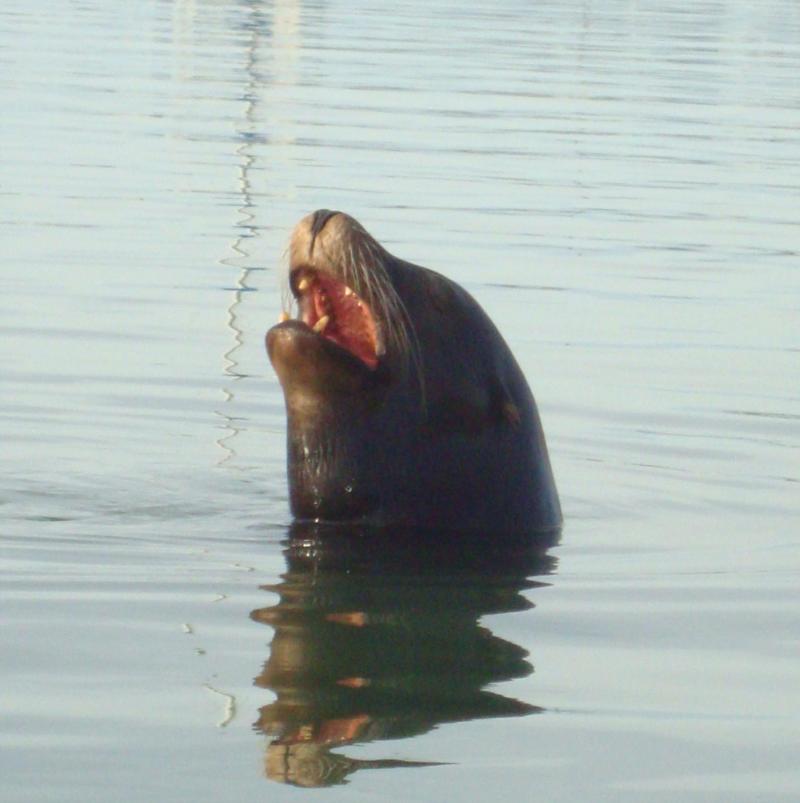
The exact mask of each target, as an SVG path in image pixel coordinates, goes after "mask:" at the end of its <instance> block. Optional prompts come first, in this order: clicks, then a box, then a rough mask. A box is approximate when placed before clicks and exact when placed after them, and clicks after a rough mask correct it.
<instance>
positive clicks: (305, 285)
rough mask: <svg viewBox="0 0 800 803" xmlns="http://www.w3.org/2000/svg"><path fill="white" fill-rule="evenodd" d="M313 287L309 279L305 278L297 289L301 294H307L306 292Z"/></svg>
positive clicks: (298, 284)
mask: <svg viewBox="0 0 800 803" xmlns="http://www.w3.org/2000/svg"><path fill="white" fill-rule="evenodd" d="M310 286H311V282H310V281H308V277H306V276H304V277H303V278H302V279H300V281H299V282H298V283H297V289H298V290H299V291H300V292H301V293H305V291H306V290H308V288H309V287H310Z"/></svg>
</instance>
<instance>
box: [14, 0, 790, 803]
mask: <svg viewBox="0 0 800 803" xmlns="http://www.w3.org/2000/svg"><path fill="white" fill-rule="evenodd" d="M388 8H389V7H388V6H387V5H386V4H385V3H378V2H362V3H358V2H357V3H355V4H353V3H347V4H345V3H337V2H324V0H318V1H317V2H300V0H297V1H296V2H291V0H286V1H285V2H279V1H276V2H272V3H270V2H266V0H264V1H263V2H259V0H249V1H248V0H239V2H235V1H234V0H221V1H220V2H211V0H175V2H168V0H160V1H159V2H155V1H154V0H145V1H144V2H138V3H123V2H98V1H97V0H87V1H86V2H82V3H78V2H71V1H70V0H53V1H52V2H48V3H46V4H44V5H42V4H30V3H25V2H22V1H21V0H10V2H5V3H4V4H3V7H2V10H0V87H1V88H2V95H3V115H2V119H1V120H0V153H1V154H2V164H3V170H2V176H1V177H0V242H1V243H2V257H3V260H2V268H1V270H2V273H1V274H0V288H1V292H0V355H2V364H3V370H2V374H1V375H0V376H1V380H0V381H2V397H0V399H1V400H0V415H1V416H2V418H1V420H2V430H1V436H2V463H1V464H0V466H1V467H0V513H2V522H3V525H2V526H3V536H2V541H0V572H1V573H2V580H1V585H0V598H1V599H2V602H1V603H0V618H1V619H2V629H1V630H0V639H2V652H0V712H1V716H0V744H1V745H2V751H0V796H1V797H2V799H3V801H4V802H5V801H8V803H12V801H14V802H16V801H37V802H38V801H65V800H68V801H73V800H74V801H82V802H83V801H95V800H96V801H109V800H113V801H124V802H127V801H151V800H159V801H185V800H189V799H193V800H203V801H205V800H209V801H210V800H233V799H236V800H245V799H270V800H277V801H281V800H289V799H291V800H295V799H297V797H298V795H303V794H312V793H310V792H305V793H304V792H302V791H299V790H298V789H296V788H294V787H293V786H291V785H290V784H287V783H283V784H280V783H277V782H286V781H290V782H293V783H295V784H301V785H302V784H305V785H315V784H316V785H318V784H323V783H327V784H329V787H328V789H327V790H326V791H321V792H318V793H316V794H317V795H318V796H319V795H321V796H325V797H326V799H328V800H332V801H333V800H348V801H350V800H353V799H354V796H355V799H357V800H387V799H389V800H414V801H439V800H442V799H445V800H447V799H451V798H453V797H454V796H457V797H458V798H459V799H462V798H463V799H468V800H472V801H484V800H485V801H494V800H497V799H498V798H504V797H509V796H510V797H513V798H519V799H532V798H533V797H534V796H535V797H536V798H537V799H541V800H547V801H584V800H610V801H611V800H613V801H641V800H648V801H649V800H654V801H674V800H681V801H687V800H688V801H725V802H726V803H728V801H748V803H749V802H750V801H755V800H758V801H767V800H769V801H776V800H797V799H798V797H800V769H799V768H798V765H797V755H798V749H799V748H800V704H799V703H798V695H797V690H798V684H799V683H800V649H799V648H800V638H799V637H798V633H800V628H799V627H798V601H799V600H798V591H797V588H798V582H799V581H800V576H799V575H800V535H799V534H798V524H799V523H800V522H799V520H800V515H799V514H800V486H798V481H799V480H800V460H798V446H800V401H799V397H800V390H799V388H800V383H799V382H798V377H799V376H800V370H799V368H800V365H798V362H799V360H800V334H799V333H800V327H798V317H799V315H798V314H799V312H800V305H799V304H798V298H799V297H800V278H799V276H798V257H799V254H798V251H800V231H799V230H798V223H800V220H799V218H800V81H798V80H797V76H798V75H799V74H800V7H798V5H797V3H796V2H794V0H764V1H763V2H759V3H748V2H744V0H715V1H714V2H693V3H679V2H672V1H670V0H652V2H633V1H632V0H629V1H627V2H623V1H622V0H619V1H617V0H605V1H604V2H601V0H596V1H595V2H592V1H591V0H584V1H583V2H581V1H580V0H560V1H559V2H557V3H556V2H552V3H551V2H537V3H522V2H501V3H499V4H497V5H495V6H493V7H492V8H491V10H489V5H488V4H480V3H474V4H469V3H468V4H466V5H465V4H464V3H459V4H452V5H451V4H449V3H433V4H431V3H416V2H399V3H395V4H393V5H392V6H391V11H387V9H388ZM323 206H327V207H332V208H339V209H343V210H346V211H348V212H350V213H351V214H353V215H355V216H356V217H358V218H359V219H361V220H362V222H363V223H364V224H365V225H366V226H367V228H368V229H370V230H371V231H372V232H373V233H374V234H375V235H376V236H377V237H378V239H380V240H382V241H383V242H384V243H385V244H386V245H387V246H388V247H389V248H390V250H392V251H394V252H396V253H397V254H398V255H400V256H402V257H405V258H407V259H410V260H413V261H416V262H420V263H422V264H425V265H430V266H431V267H435V268H437V269H439V270H441V271H443V272H445V273H447V274H448V275H450V276H452V277H453V278H455V279H456V280H458V281H459V282H461V283H462V284H464V285H465V286H466V287H467V288H468V289H469V290H470V291H471V292H472V293H473V294H474V295H475V296H476V297H477V298H478V299H479V300H480V302H481V303H482V304H483V305H484V306H485V307H486V309H487V310H488V311H489V312H490V314H491V315H492V316H493V317H494V318H495V320H496V322H497V323H498V325H499V326H500V328H501V330H502V331H503V332H504V334H505V335H506V337H507V339H508V341H509V343H510V344H511V346H512V348H513V350H514V351H515V353H516V354H517V356H518V359H519V361H520V363H521V364H522V366H523V368H524V370H525V372H526V374H527V376H528V378H529V380H530V382H531V385H532V387H533V389H534V392H535V394H536V396H537V399H538V402H539V406H540V409H541V412H542V416H543V420H544V425H545V430H546V432H547V435H548V440H549V444H550V451H551V456H552V459H553V463H554V469H555V471H556V475H557V479H558V483H559V487H560V490H561V495H562V503H563V506H564V510H565V515H566V526H565V529H564V533H563V536H562V540H561V543H560V544H559V545H557V546H555V547H553V548H551V549H549V550H547V549H546V548H545V547H546V545H537V546H535V547H532V549H531V550H530V551H529V553H527V554H525V555H516V556H513V558H512V559H507V556H502V555H497V554H495V553H493V552H489V551H488V550H485V551H482V550H480V549H461V550H454V551H447V550H444V549H439V550H437V551H436V552H435V553H431V554H430V555H426V556H425V560H424V561H422V560H420V559H419V556H418V555H414V554H409V553H407V552H404V551H403V550H402V549H389V548H388V547H387V548H386V549H382V548H366V547H364V546H363V545H361V546H359V545H357V544H355V545H354V544H352V543H350V542H347V541H346V542H345V543H344V544H343V545H342V546H341V548H340V549H334V550H332V551H328V552H325V553H323V554H320V555H316V556H314V555H313V554H309V553H308V551H305V552H304V551H303V550H302V549H300V550H288V549H287V548H286V545H285V543H284V542H285V539H286V537H287V534H288V532H289V530H288V525H289V523H290V517H289V513H288V505H287V492H286V480H285V472H284V417H283V400H282V395H281V393H280V390H279V387H278V385H277V382H276V380H275V378H274V376H273V374H272V371H271V368H270V366H269V364H268V362H267V360H266V358H265V355H264V351H263V335H264V332H265V330H266V329H267V328H268V327H269V326H270V325H271V324H272V323H273V322H274V321H275V320H276V318H277V315H278V312H279V309H280V299H281V268H282V261H281V254H282V252H283V249H284V247H285V244H286V239H287V235H288V232H289V230H290V228H291V226H292V225H293V224H294V222H295V221H296V220H297V219H298V218H299V217H300V216H301V215H302V214H304V213H306V212H308V211H310V210H313V209H315V208H318V207H323ZM342 781H349V785H348V786H346V787H345V786H342V785H341V782H342Z"/></svg>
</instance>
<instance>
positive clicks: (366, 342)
mask: <svg viewBox="0 0 800 803" xmlns="http://www.w3.org/2000/svg"><path fill="white" fill-rule="evenodd" d="M289 287H290V289H291V293H292V295H293V297H294V299H295V300H296V302H297V306H298V310H299V315H298V317H297V318H296V319H291V318H289V317H288V313H286V312H284V315H283V316H282V317H283V318H284V320H282V322H281V323H279V324H278V325H277V326H274V327H273V328H272V329H270V330H269V332H268V333H267V337H266V345H267V352H268V354H269V358H270V360H271V361H272V365H273V366H274V368H275V371H276V373H277V375H278V379H279V380H280V383H281V385H282V387H283V392H284V397H285V401H286V411H287V417H288V438H287V441H288V475H289V491H290V502H291V509H292V513H293V514H294V516H295V517H296V518H297V519H300V520H304V519H309V520H318V521H353V522H358V523H362V524H369V525H377V526H386V525H399V526H405V527H408V526H411V527H418V528H426V529H427V528H430V529H452V530H469V531H475V530H481V531H485V532H486V533H487V534H494V533H508V534H524V533H528V532H532V531H541V530H547V529H554V528H558V527H559V526H560V525H561V508H560V504H559V500H558V493H557V491H556V486H555V482H554V480H553V473H552V470H551V468H550V460H549V458H548V454H547V447H546V445H545V439H544V434H543V432H542V427H541V423H540V421H539V415H538V412H537V410H536V404H535V402H534V400H533V396H532V394H531V391H530V389H529V388H528V384H527V382H526V381H525V377H524V376H523V375H522V371H521V370H520V368H519V366H518V365H517V362H516V360H515V359H514V357H513V356H512V354H511V352H510V350H509V348H508V346H507V345H506V343H505V341H504V340H503V338H502V337H501V335H500V333H499V332H498V331H497V329H496V328H495V326H494V324H493V323H492V322H491V320H490V319H489V317H488V316H487V315H486V313H485V312H484V311H483V310H482V309H481V307H480V306H479V305H478V303H477V302H476V301H475V300H474V299H473V298H472V297H471V296H470V295H469V294H468V293H467V292H466V291H465V290H464V289H463V288H462V287H460V286H459V285H457V284H456V283H455V282H452V281H450V280H449V279H447V278H445V277H444V276H442V275H441V274H439V273H436V272H434V271H432V270H429V269H427V268H423V267H420V266H417V265H412V264H411V263H409V262H404V261H403V260H401V259H398V258H397V257H395V256H393V255H391V254H390V253H389V252H388V251H386V249H385V248H383V247H382V246H381V245H380V244H379V243H378V241H377V240H375V239H374V238H373V237H372V236H370V235H369V234H368V233H367V232H366V230H365V229H364V228H363V227H362V226H361V224H359V223H358V221H356V220H354V219H353V218H352V217H350V216H348V215H346V214H344V213H342V212H332V211H329V210H326V209H323V210H319V211H317V212H314V213H313V214H310V215H308V216H306V217H305V218H303V219H302V220H301V221H300V222H299V223H298V224H297V226H296V227H295V229H294V231H293V232H292V236H291V242H290V246H289Z"/></svg>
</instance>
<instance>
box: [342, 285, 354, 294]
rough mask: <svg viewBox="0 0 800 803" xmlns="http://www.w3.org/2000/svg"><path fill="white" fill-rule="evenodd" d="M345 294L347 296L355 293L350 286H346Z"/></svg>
mask: <svg viewBox="0 0 800 803" xmlns="http://www.w3.org/2000/svg"><path fill="white" fill-rule="evenodd" d="M344 294H345V295H346V296H351V295H353V291H352V290H351V289H350V288H349V287H345V288H344Z"/></svg>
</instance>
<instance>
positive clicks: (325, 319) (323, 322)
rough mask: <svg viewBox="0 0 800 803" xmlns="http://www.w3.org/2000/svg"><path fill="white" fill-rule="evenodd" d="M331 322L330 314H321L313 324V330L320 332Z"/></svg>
mask: <svg viewBox="0 0 800 803" xmlns="http://www.w3.org/2000/svg"><path fill="white" fill-rule="evenodd" d="M330 322H331V316H330V315H323V316H322V317H321V318H320V319H319V320H318V321H317V322H316V323H315V324H314V326H313V329H314V331H315V332H316V333H317V334H320V333H322V332H324V331H325V327H326V326H327V325H328V324H329V323H330Z"/></svg>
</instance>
